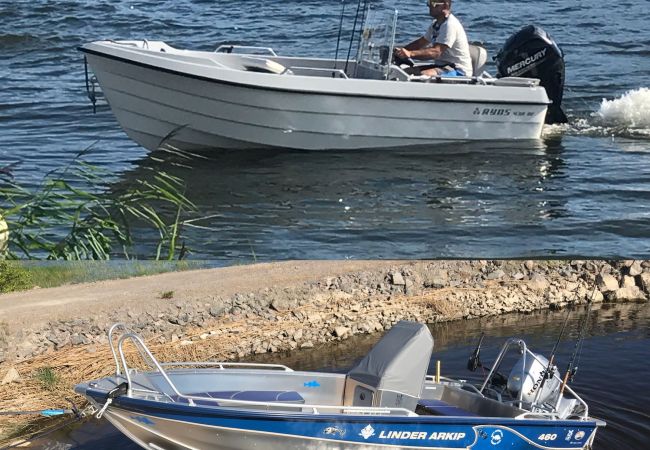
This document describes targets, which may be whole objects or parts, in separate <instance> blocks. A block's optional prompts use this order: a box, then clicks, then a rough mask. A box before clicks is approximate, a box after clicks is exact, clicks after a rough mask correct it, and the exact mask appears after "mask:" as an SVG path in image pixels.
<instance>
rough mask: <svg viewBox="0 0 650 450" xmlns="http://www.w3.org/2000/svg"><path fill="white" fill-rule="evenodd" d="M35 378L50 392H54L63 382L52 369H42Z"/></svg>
mask: <svg viewBox="0 0 650 450" xmlns="http://www.w3.org/2000/svg"><path fill="white" fill-rule="evenodd" d="M34 376H35V377H36V379H37V380H38V382H39V383H41V386H43V388H44V389H45V390H48V391H53V390H54V388H56V385H57V384H59V381H60V380H61V377H59V375H57V373H56V372H55V371H54V370H53V369H52V368H51V367H41V368H40V369H38V370H37V371H36V373H35V374H34Z"/></svg>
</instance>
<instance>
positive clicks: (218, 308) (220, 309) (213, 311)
mask: <svg viewBox="0 0 650 450" xmlns="http://www.w3.org/2000/svg"><path fill="white" fill-rule="evenodd" d="M227 310H228V307H227V306H226V305H225V304H223V303H221V304H217V305H213V306H211V307H210V309H209V311H208V313H209V314H210V315H211V316H212V317H219V316H220V315H222V314H223V313H225V312H226V311H227Z"/></svg>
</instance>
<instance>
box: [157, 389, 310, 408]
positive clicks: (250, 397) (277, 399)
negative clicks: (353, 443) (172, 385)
mask: <svg viewBox="0 0 650 450" xmlns="http://www.w3.org/2000/svg"><path fill="white" fill-rule="evenodd" d="M186 395H188V396H191V397H210V398H214V399H224V400H243V401H248V402H265V403H299V404H303V403H305V399H304V398H302V396H301V395H300V394H299V393H297V392H295V391H215V392H197V393H194V394H186ZM170 398H171V399H172V400H174V401H175V402H182V403H188V401H187V399H186V398H184V397H178V396H177V395H173V396H170ZM192 401H193V402H194V403H196V404H197V405H211V406H218V405H219V403H218V402H213V401H211V400H195V399H193V400H192Z"/></svg>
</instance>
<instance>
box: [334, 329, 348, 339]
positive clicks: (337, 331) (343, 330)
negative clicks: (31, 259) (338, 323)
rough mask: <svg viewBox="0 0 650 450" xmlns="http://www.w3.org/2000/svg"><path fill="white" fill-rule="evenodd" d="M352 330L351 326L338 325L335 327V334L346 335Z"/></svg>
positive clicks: (338, 335) (337, 335)
mask: <svg viewBox="0 0 650 450" xmlns="http://www.w3.org/2000/svg"><path fill="white" fill-rule="evenodd" d="M349 332H350V329H349V328H346V327H336V328H334V333H333V334H334V336H336V337H340V338H342V337H345V336H346V335H347V334H348V333H349Z"/></svg>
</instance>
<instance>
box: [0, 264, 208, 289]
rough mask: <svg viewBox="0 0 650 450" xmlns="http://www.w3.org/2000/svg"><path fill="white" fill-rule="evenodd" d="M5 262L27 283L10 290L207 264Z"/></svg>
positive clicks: (99, 279)
mask: <svg viewBox="0 0 650 450" xmlns="http://www.w3.org/2000/svg"><path fill="white" fill-rule="evenodd" d="M9 265H10V266H13V267H14V270H18V271H19V272H20V273H23V274H26V275H27V278H26V279H27V280H29V283H23V284H21V285H18V284H17V283H14V284H13V286H14V287H16V288H14V289H13V290H14V291H15V290H21V289H29V288H31V287H34V286H38V287H41V288H50V287H57V286H63V285H66V284H77V283H91V282H94V281H103V280H116V279H122V278H132V277H141V276H146V275H156V274H159V273H166V272H176V271H181V270H193V269H202V268H206V267H211V265H210V264H209V263H208V262H202V261H170V262H168V261H56V262H55V261H48V262H38V261H11V262H10V264H9ZM1 286H2V282H1V275H0V292H5V291H3V290H2V288H1ZM17 287H21V289H17ZM6 292H9V291H6Z"/></svg>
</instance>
